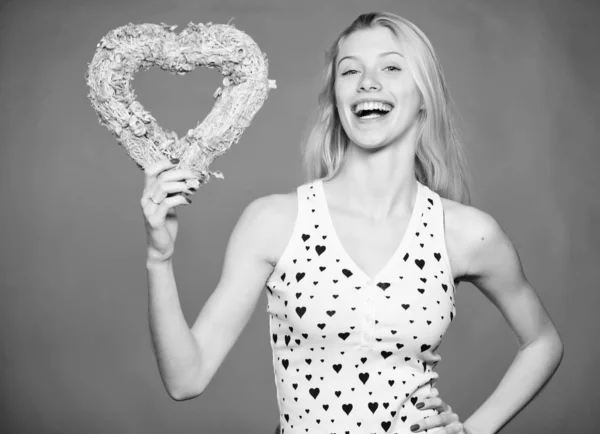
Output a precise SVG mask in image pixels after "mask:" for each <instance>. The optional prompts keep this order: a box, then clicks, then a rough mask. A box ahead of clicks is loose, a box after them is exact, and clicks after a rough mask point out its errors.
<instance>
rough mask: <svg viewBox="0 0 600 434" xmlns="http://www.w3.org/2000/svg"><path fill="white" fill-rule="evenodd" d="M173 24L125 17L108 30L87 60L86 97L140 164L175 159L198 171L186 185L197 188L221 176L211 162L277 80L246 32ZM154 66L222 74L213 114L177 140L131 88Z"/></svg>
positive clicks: (237, 134)
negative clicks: (135, 79) (177, 30)
mask: <svg viewBox="0 0 600 434" xmlns="http://www.w3.org/2000/svg"><path fill="white" fill-rule="evenodd" d="M176 27H177V26H170V27H169V26H167V25H166V24H164V23H161V25H157V24H139V25H134V24H131V23H129V24H128V25H126V26H122V27H119V28H117V29H114V30H111V31H110V32H109V33H108V34H107V35H106V36H104V37H103V38H102V39H101V40H100V42H99V43H98V45H97V50H96V53H95V55H94V57H93V59H92V62H91V63H89V64H88V70H87V73H86V82H87V85H88V87H89V94H88V98H89V99H90V101H91V105H92V108H94V110H95V111H96V113H97V114H98V118H99V122H100V124H102V125H104V126H106V127H107V128H108V129H109V131H111V133H113V135H114V136H116V139H117V142H118V143H119V145H121V146H122V147H124V148H125V150H126V152H127V154H128V156H129V157H130V158H132V159H133V160H134V161H135V163H136V164H137V166H138V168H140V169H145V168H146V167H147V166H148V165H150V164H152V163H155V162H157V161H161V160H166V159H171V158H179V160H180V163H179V164H178V166H177V168H185V169H190V170H192V171H194V172H195V173H196V174H197V175H198V176H199V180H198V181H196V182H193V180H192V181H188V182H187V184H188V186H195V187H198V186H199V185H200V184H204V183H206V182H208V181H209V179H210V177H211V176H215V177H217V178H223V175H222V173H220V172H211V171H210V170H209V165H210V164H211V162H212V161H213V160H214V159H215V158H217V157H218V156H220V155H222V154H223V153H224V152H225V151H227V149H229V148H230V146H231V145H232V144H233V143H237V141H238V140H239V138H240V136H241V134H242V133H243V131H244V129H245V128H247V127H248V126H249V125H250V121H251V120H252V118H253V117H254V115H255V114H256V112H258V110H259V109H260V108H261V107H262V105H263V103H264V101H265V100H266V98H267V94H268V91H269V89H273V88H275V87H276V85H275V81H274V80H269V79H268V76H267V75H268V62H267V58H266V55H265V54H264V53H262V52H261V50H260V49H259V47H258V45H257V44H256V43H255V42H254V41H253V40H252V39H251V38H250V37H249V36H248V35H247V34H246V33H244V32H242V31H240V30H238V29H236V28H235V27H233V26H231V25H228V24H212V23H208V24H206V25H204V24H194V23H189V24H188V27H187V28H185V29H184V30H183V31H182V32H181V33H179V34H175V33H174V32H173V30H174V29H175V28H176ZM152 66H159V67H160V68H161V69H162V70H165V71H168V72H170V73H172V74H177V75H185V74H187V73H188V72H190V71H192V70H194V69H195V68H196V66H204V67H208V68H216V69H218V70H219V72H220V73H221V74H222V75H223V76H224V79H223V88H221V87H219V88H218V89H217V90H216V92H215V93H214V95H213V97H214V98H215V104H214V106H213V108H212V110H211V112H210V113H209V114H208V115H207V116H206V118H205V119H204V120H203V121H202V122H201V123H199V124H198V125H197V126H196V128H194V129H191V130H189V131H188V132H187V134H186V135H185V136H184V137H183V138H179V137H177V134H176V133H175V132H173V131H168V130H164V129H163V128H161V127H160V125H158V123H157V122H156V119H154V117H152V115H151V114H150V113H149V112H148V111H147V110H145V109H144V108H143V107H142V105H141V104H140V103H139V102H138V101H137V100H136V96H135V95H134V92H133V91H132V90H131V89H130V86H129V82H130V81H131V80H133V76H134V74H135V73H136V72H137V71H138V70H139V69H140V68H141V67H143V68H144V69H149V68H150V67H152Z"/></svg>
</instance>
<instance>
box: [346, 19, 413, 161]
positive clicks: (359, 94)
mask: <svg viewBox="0 0 600 434" xmlns="http://www.w3.org/2000/svg"><path fill="white" fill-rule="evenodd" d="M335 61H336V62H338V65H337V68H336V76H335V96H336V105H337V110H338V114H339V117H340V120H341V122H342V126H343V127H344V130H345V131H346V134H347V135H348V137H349V138H350V140H351V141H352V142H353V143H354V144H356V145H358V146H360V147H362V148H369V149H371V148H378V147H381V146H385V145H388V144H390V143H395V142H396V141H398V140H399V139H401V138H402V137H403V135H404V134H405V133H406V132H408V131H410V130H413V131H414V130H416V128H415V127H416V125H417V122H416V119H417V115H418V113H419V110H420V108H421V104H422V103H421V97H420V93H419V91H418V89H417V86H416V84H415V81H414V80H413V77H412V74H411V73H410V71H409V70H408V64H407V62H406V59H405V57H404V54H403V53H402V50H401V45H400V43H399V41H398V39H397V38H396V36H395V35H394V34H393V33H392V31H391V30H390V29H388V28H386V27H381V26H377V27H374V28H370V29H364V30H359V31H356V32H354V33H352V34H351V35H349V36H348V37H347V38H346V39H345V40H344V41H343V42H342V43H341V44H340V47H339V53H338V56H337V59H336V60H335Z"/></svg>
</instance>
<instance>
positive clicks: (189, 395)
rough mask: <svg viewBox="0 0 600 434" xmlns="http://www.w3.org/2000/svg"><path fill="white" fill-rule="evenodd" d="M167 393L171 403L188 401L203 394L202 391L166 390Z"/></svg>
mask: <svg viewBox="0 0 600 434" xmlns="http://www.w3.org/2000/svg"><path fill="white" fill-rule="evenodd" d="M167 393H168V394H169V396H170V397H171V399H172V400H173V401H178V402H179V401H189V400H190V399H194V398H197V397H198V396H200V395H202V394H203V393H204V389H203V390H200V391H190V390H167Z"/></svg>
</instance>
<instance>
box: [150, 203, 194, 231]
mask: <svg viewBox="0 0 600 434" xmlns="http://www.w3.org/2000/svg"><path fill="white" fill-rule="evenodd" d="M148 202H150V201H148ZM150 203H151V202H150ZM189 203H191V201H190V200H189V199H187V198H185V197H183V196H180V195H176V196H171V197H167V198H166V199H164V200H163V201H162V202H160V204H158V205H156V204H153V206H154V207H155V208H154V209H150V208H146V209H144V212H145V214H146V219H147V220H148V224H149V225H150V227H152V228H154V229H156V228H158V227H160V226H162V225H163V223H164V221H165V218H166V216H167V214H168V213H169V210H173V211H174V210H175V207H176V206H179V205H187V204H189ZM145 206H146V207H148V206H149V205H148V204H146V205H145ZM143 207H144V206H143Z"/></svg>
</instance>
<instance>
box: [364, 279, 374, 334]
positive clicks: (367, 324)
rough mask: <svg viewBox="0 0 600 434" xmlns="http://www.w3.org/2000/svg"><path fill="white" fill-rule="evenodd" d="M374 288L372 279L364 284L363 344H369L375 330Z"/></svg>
mask: <svg viewBox="0 0 600 434" xmlns="http://www.w3.org/2000/svg"><path fill="white" fill-rule="evenodd" d="M375 288H376V286H375V283H374V282H373V281H372V280H369V281H367V283H366V285H365V290H366V291H367V297H366V299H365V303H364V307H363V312H364V313H363V318H362V343H363V345H365V346H368V345H370V344H371V342H372V339H373V334H374V331H375V303H374V302H373V291H374V290H375Z"/></svg>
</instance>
